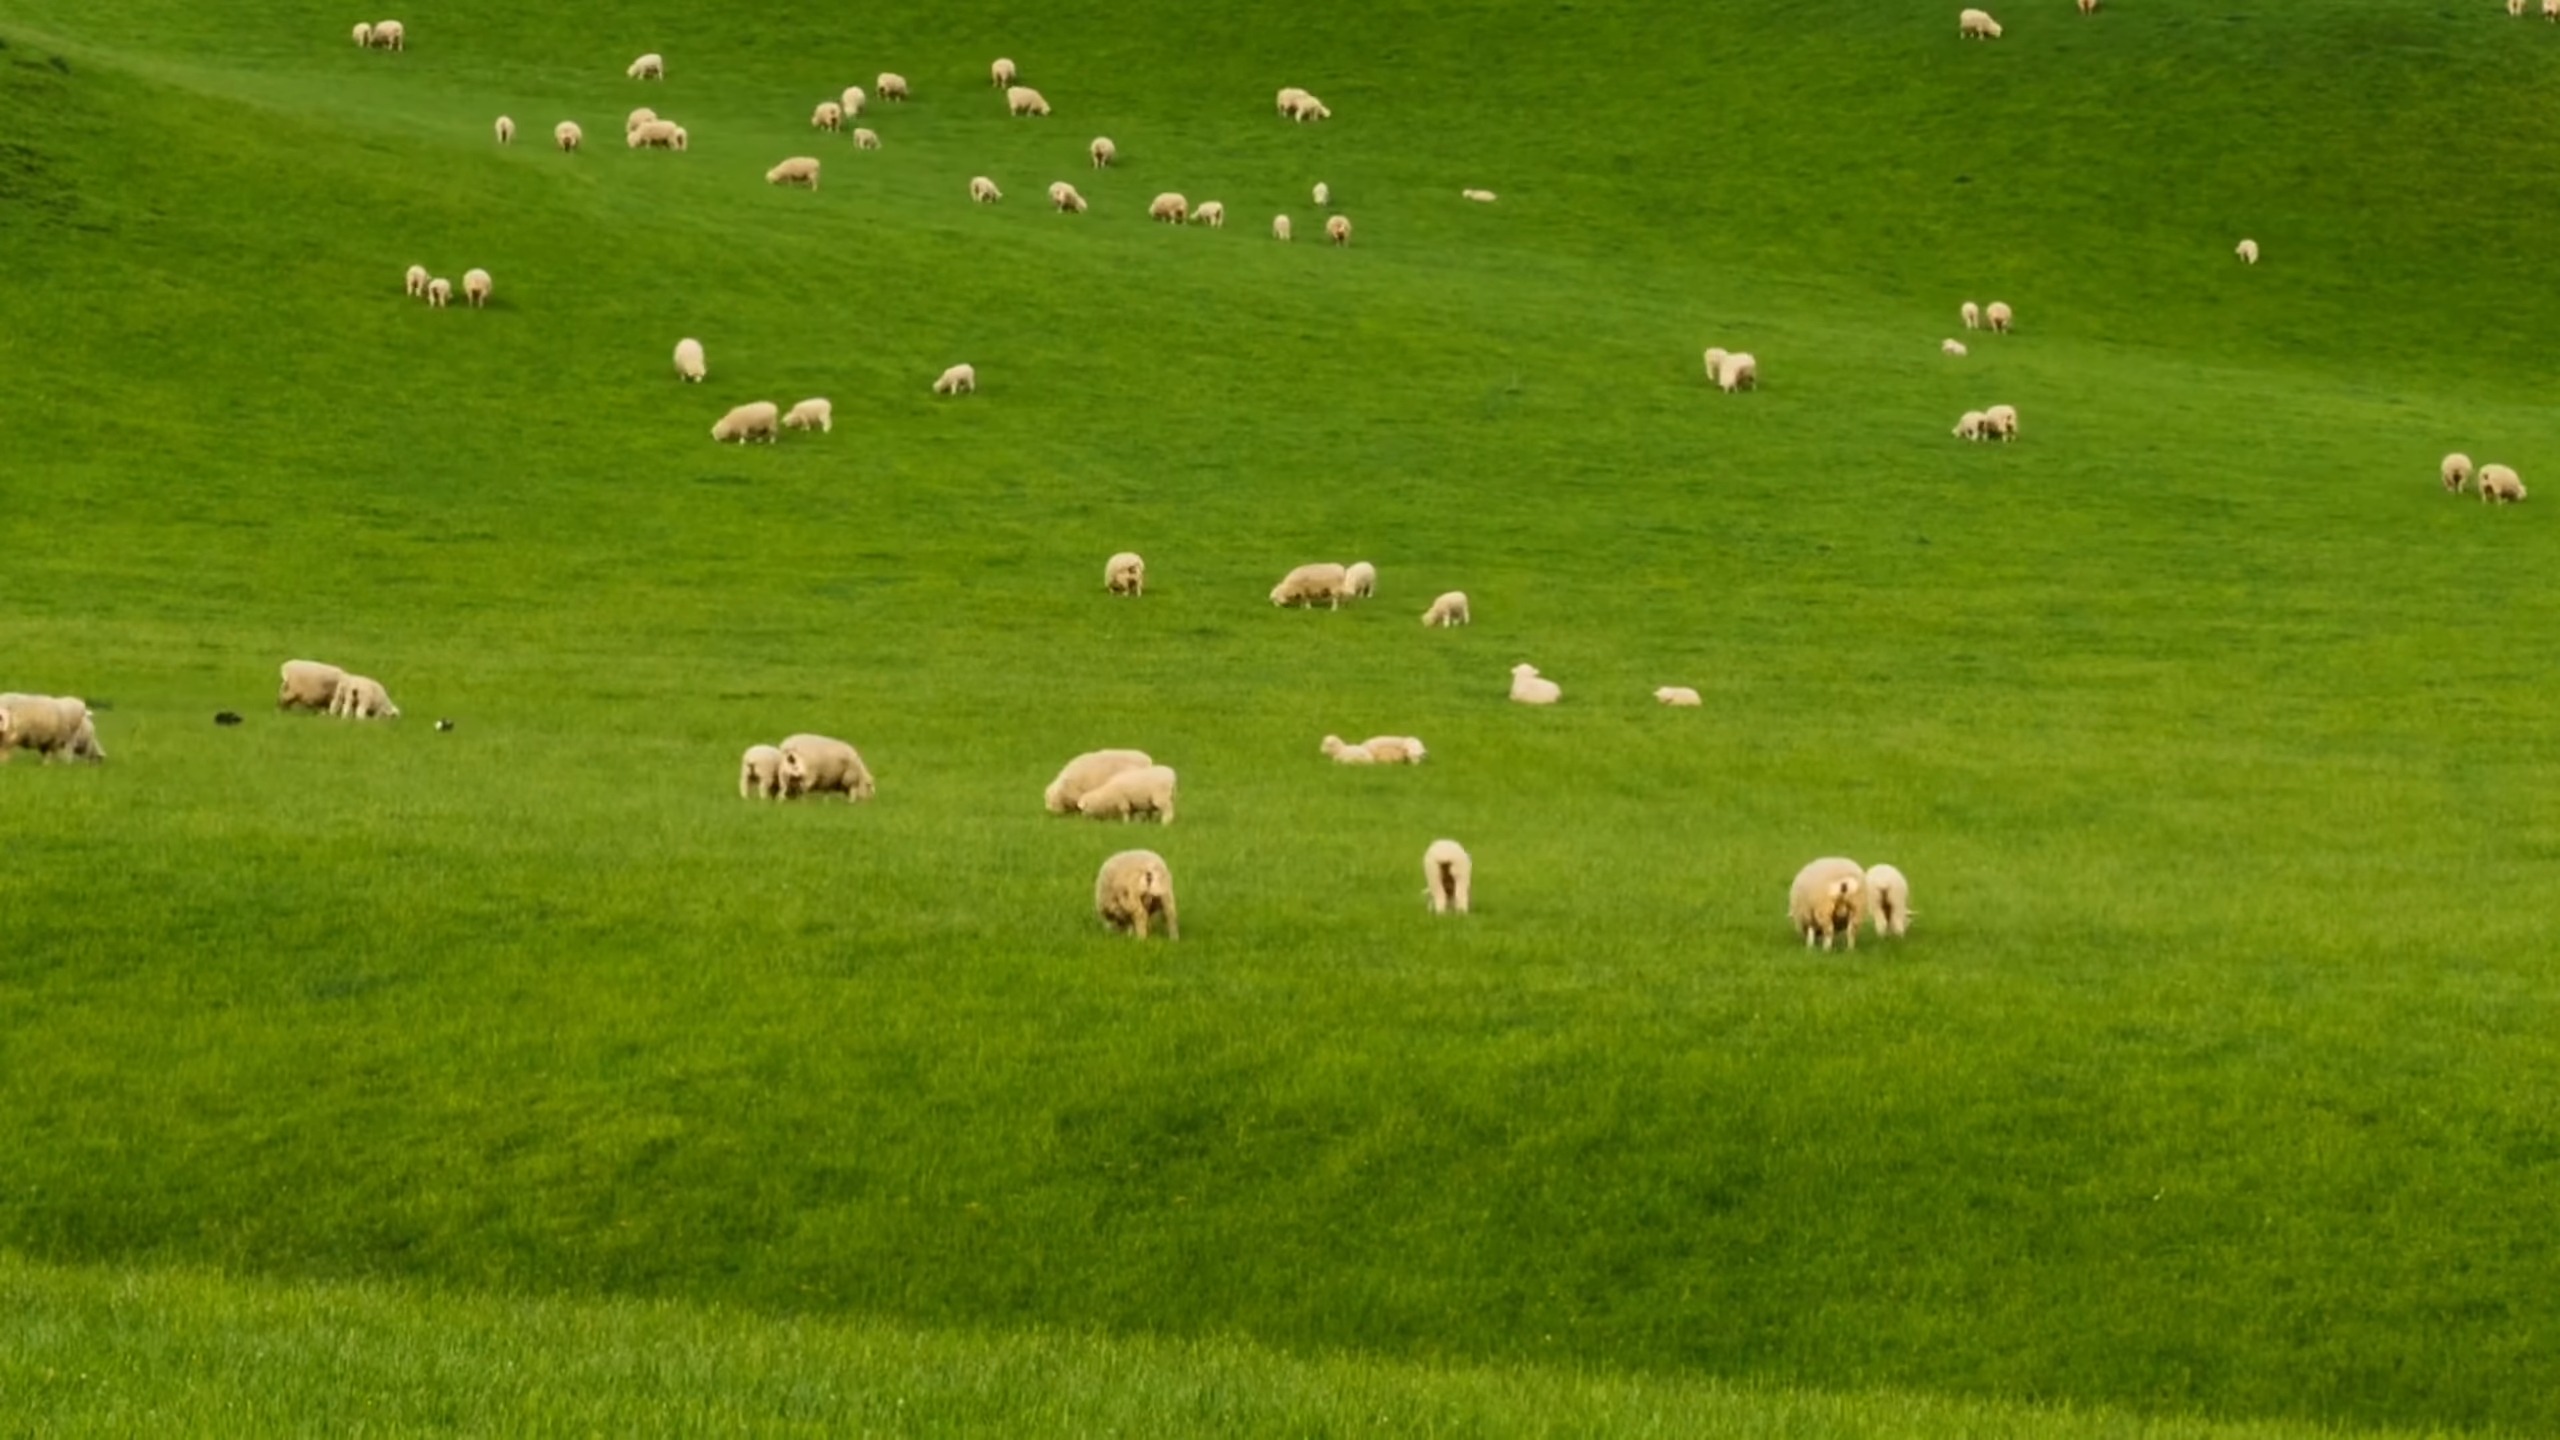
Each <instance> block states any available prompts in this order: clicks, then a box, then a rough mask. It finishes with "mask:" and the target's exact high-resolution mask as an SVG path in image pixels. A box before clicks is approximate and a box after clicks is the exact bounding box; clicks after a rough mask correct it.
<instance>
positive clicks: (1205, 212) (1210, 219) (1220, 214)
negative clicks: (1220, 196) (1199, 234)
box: [1191, 200, 1227, 230]
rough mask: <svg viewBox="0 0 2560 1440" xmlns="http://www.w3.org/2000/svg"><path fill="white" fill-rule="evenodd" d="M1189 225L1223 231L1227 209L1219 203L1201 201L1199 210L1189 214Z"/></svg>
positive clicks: (1225, 226)
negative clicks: (1204, 226)
mask: <svg viewBox="0 0 2560 1440" xmlns="http://www.w3.org/2000/svg"><path fill="white" fill-rule="evenodd" d="M1191 223H1192V224H1194V225H1206V226H1208V227H1209V228H1210V229H1212V230H1224V229H1226V228H1227V207H1226V205H1225V204H1224V203H1223V202H1221V201H1217V200H1203V201H1201V202H1200V208H1198V209H1196V210H1194V211H1192V212H1191Z"/></svg>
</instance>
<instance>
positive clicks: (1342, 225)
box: [1324, 215, 1351, 245]
mask: <svg viewBox="0 0 2560 1440" xmlns="http://www.w3.org/2000/svg"><path fill="white" fill-rule="evenodd" d="M1324 238H1326V239H1327V240H1330V241H1332V242H1333V243H1334V244H1336V245H1348V244H1350V243H1351V217H1350V216H1348V215H1336V216H1334V217H1333V218H1331V219H1329V220H1327V221H1325V222H1324Z"/></svg>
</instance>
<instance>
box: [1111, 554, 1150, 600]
mask: <svg viewBox="0 0 2560 1440" xmlns="http://www.w3.org/2000/svg"><path fill="white" fill-rule="evenodd" d="M1102 588H1103V589H1104V590H1106V591H1109V592H1110V593H1111V594H1114V595H1144V594H1146V593H1147V562H1146V561H1145V560H1143V559H1141V558H1139V556H1138V554H1137V552H1135V551H1132V550H1123V551H1121V552H1120V553H1119V554H1117V555H1114V556H1112V557H1111V558H1110V559H1109V560H1106V561H1104V562H1103V565H1102Z"/></svg>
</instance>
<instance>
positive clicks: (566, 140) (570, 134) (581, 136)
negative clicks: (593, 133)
mask: <svg viewBox="0 0 2560 1440" xmlns="http://www.w3.org/2000/svg"><path fill="white" fill-rule="evenodd" d="M551 138H552V140H553V141H555V142H557V143H558V145H559V146H560V148H561V149H563V150H572V151H574V150H576V149H577V148H578V147H579V146H581V145H583V144H585V143H586V142H587V132H586V131H584V130H581V129H579V128H578V122H577V121H575V120H563V121H561V122H560V123H559V124H557V125H554V126H552V127H551Z"/></svg>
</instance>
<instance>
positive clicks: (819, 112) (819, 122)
mask: <svg viewBox="0 0 2560 1440" xmlns="http://www.w3.org/2000/svg"><path fill="white" fill-rule="evenodd" d="M809 128H810V129H812V130H842V129H843V128H844V107H843V106H842V105H839V104H837V103H836V102H834V101H833V100H821V101H819V102H818V108H817V109H815V110H812V111H810V112H809Z"/></svg>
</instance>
